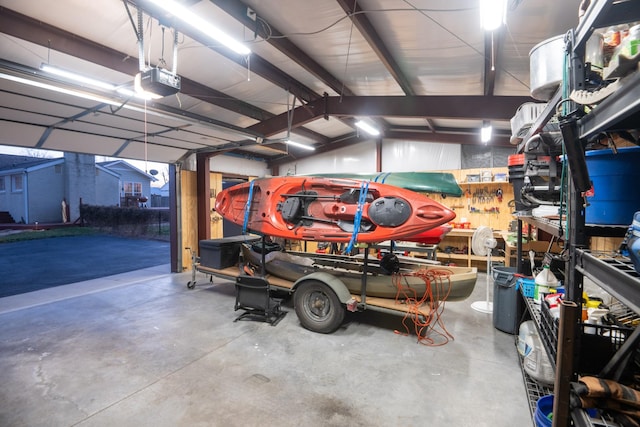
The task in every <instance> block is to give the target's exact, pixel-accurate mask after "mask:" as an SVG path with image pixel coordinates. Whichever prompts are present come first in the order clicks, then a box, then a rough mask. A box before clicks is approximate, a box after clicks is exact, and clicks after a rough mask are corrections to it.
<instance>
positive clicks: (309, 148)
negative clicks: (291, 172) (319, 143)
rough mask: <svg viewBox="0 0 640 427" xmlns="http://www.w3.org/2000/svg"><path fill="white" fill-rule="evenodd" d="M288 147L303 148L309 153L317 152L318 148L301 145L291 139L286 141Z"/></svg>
mask: <svg viewBox="0 0 640 427" xmlns="http://www.w3.org/2000/svg"><path fill="white" fill-rule="evenodd" d="M285 142H286V143H287V144H288V145H293V146H294V147H298V148H303V149H305V150H309V151H315V149H316V147H312V146H311V145H305V144H301V143H299V142H295V141H291V140H290V139H288V140H286V141H285Z"/></svg>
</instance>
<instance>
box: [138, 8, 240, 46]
mask: <svg viewBox="0 0 640 427" xmlns="http://www.w3.org/2000/svg"><path fill="white" fill-rule="evenodd" d="M149 1H150V2H151V3H153V4H155V5H156V6H158V7H160V8H162V9H164V10H165V11H167V12H169V13H170V14H172V15H173V16H175V17H176V18H178V19H180V20H181V21H184V22H185V23H187V24H189V25H191V26H192V27H194V28H195V29H197V30H199V31H201V32H202V33H204V34H206V35H207V36H209V37H211V38H212V39H214V40H216V41H217V42H219V43H222V44H223V45H224V46H226V47H228V48H229V49H231V50H233V51H234V52H236V53H239V54H240V55H249V54H250V53H251V50H249V48H248V47H246V46H245V45H243V44H242V43H240V42H239V41H237V40H234V39H233V38H232V37H230V36H228V35H227V34H225V33H224V32H222V31H221V30H220V29H218V28H216V27H214V26H213V25H211V24H209V23H208V22H207V21H205V20H204V19H202V18H200V17H199V16H198V15H196V14H195V13H193V12H191V11H190V10H189V9H187V8H186V7H184V6H182V5H181V4H179V3H177V2H175V1H172V0H149Z"/></svg>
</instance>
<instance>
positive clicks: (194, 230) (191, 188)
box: [180, 170, 198, 270]
mask: <svg viewBox="0 0 640 427" xmlns="http://www.w3.org/2000/svg"><path fill="white" fill-rule="evenodd" d="M180 184H181V186H180V195H181V201H180V219H181V221H180V229H181V231H182V233H181V235H182V242H181V243H180V248H181V250H182V269H183V270H190V269H191V254H190V252H189V251H188V250H187V249H185V248H191V249H192V250H194V251H196V252H197V251H198V191H197V174H196V172H193V171H185V170H182V171H180Z"/></svg>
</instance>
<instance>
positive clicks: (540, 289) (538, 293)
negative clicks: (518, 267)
mask: <svg viewBox="0 0 640 427" xmlns="http://www.w3.org/2000/svg"><path fill="white" fill-rule="evenodd" d="M535 284H536V288H535V292H534V295H533V301H534V302H535V303H537V304H540V303H541V302H542V294H545V293H549V291H550V289H551V288H557V287H558V278H557V277H556V276H555V274H553V272H552V271H551V269H550V268H549V266H548V265H545V266H544V267H543V268H542V271H541V272H540V273H538V274H537V275H536V278H535Z"/></svg>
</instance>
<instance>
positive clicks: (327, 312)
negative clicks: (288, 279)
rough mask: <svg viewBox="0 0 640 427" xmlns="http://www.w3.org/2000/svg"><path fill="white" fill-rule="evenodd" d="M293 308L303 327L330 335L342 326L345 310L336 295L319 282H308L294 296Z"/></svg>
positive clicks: (301, 284) (301, 285)
mask: <svg viewBox="0 0 640 427" xmlns="http://www.w3.org/2000/svg"><path fill="white" fill-rule="evenodd" d="M293 306H294V309H295V311H296V315H297V316H298V319H299V320H300V323H301V324H302V326H303V327H304V328H306V329H309V330H310V331H313V332H319V333H322V334H330V333H332V332H334V331H335V330H336V329H338V328H339V327H340V325H342V321H343V320H344V315H345V308H344V307H343V305H342V303H341V302H340V299H338V296H337V295H336V293H335V292H334V291H333V289H331V287H330V286H328V285H327V284H325V283H323V282H321V281H319V280H306V281H304V282H302V283H300V285H299V286H298V287H296V290H295V292H294V294H293Z"/></svg>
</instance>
